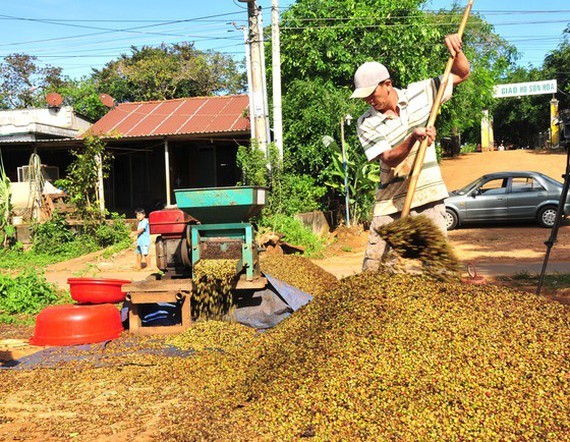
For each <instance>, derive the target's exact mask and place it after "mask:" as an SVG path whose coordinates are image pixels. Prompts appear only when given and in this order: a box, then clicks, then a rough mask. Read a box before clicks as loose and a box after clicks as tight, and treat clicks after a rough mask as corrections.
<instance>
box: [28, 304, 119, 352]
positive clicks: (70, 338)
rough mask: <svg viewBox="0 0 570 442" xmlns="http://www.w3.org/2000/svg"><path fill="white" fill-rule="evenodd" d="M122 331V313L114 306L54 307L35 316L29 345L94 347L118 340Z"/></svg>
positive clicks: (47, 308)
mask: <svg viewBox="0 0 570 442" xmlns="http://www.w3.org/2000/svg"><path fill="white" fill-rule="evenodd" d="M122 332H123V324H122V323H121V313H120V312H119V310H118V309H117V307H116V306H114V305H113V304H94V305H78V304H66V305H52V306H50V307H46V308H45V309H43V310H42V311H41V312H40V313H39V314H38V316H37V317H36V328H35V330H34V336H32V337H31V338H30V344H32V345H54V346H64V345H80V344H93V343H96V342H102V341H107V340H109V339H116V338H118V337H119V336H121V333H122Z"/></svg>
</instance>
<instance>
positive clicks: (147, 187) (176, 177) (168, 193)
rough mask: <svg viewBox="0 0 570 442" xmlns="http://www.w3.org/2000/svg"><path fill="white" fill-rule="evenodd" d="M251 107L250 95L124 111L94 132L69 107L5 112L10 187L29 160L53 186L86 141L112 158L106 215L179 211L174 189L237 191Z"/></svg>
mask: <svg viewBox="0 0 570 442" xmlns="http://www.w3.org/2000/svg"><path fill="white" fill-rule="evenodd" d="M248 105H249V98H248V96H247V95H229V96H213V97H194V98H181V99H173V100H163V101H152V102H137V103H124V104H120V105H118V106H117V107H115V108H113V109H111V110H110V111H109V112H108V113H107V114H106V115H105V116H104V117H103V118H101V119H100V120H99V121H97V122H96V123H95V124H93V125H91V123H90V122H88V121H86V120H85V119H82V118H81V117H80V116H78V115H77V114H75V113H74V112H73V110H72V109H71V108H68V107H49V108H47V109H26V110H14V111H0V149H1V150H2V154H3V159H4V166H5V170H6V172H7V175H8V176H9V178H10V180H11V181H12V182H17V181H19V179H20V180H21V179H23V176H22V173H20V177H19V176H18V170H20V172H22V170H23V169H22V168H23V167H24V168H25V166H27V164H28V160H29V158H30V155H31V154H32V153H37V154H38V155H39V156H40V159H41V162H42V164H44V165H47V166H49V167H47V168H45V169H44V172H45V174H46V177H48V178H49V179H50V180H52V181H53V179H52V178H58V177H61V176H63V175H64V174H65V170H66V168H67V167H68V166H69V164H70V163H71V161H72V160H73V156H72V155H71V154H70V150H71V149H73V148H77V147H80V146H81V145H82V143H83V138H84V137H85V136H86V135H87V134H93V135H97V136H99V137H101V138H102V139H103V140H104V141H105V142H106V144H107V150H108V151H109V152H110V153H111V154H112V155H113V160H112V165H111V170H110V173H109V177H108V178H107V179H106V180H105V181H104V194H105V207H106V208H107V209H108V210H110V211H115V212H119V213H124V214H127V215H128V216H131V215H132V214H133V210H134V209H135V208H136V207H143V208H145V209H146V210H147V212H148V211H151V210H154V209H156V208H160V207H163V206H164V205H170V204H174V203H175V199H174V192H173V190H174V189H176V188H190V187H213V186H233V185H235V184H236V183H237V182H238V181H239V179H240V177H239V171H238V168H237V164H236V154H237V149H238V147H239V146H240V145H243V144H249V142H250V139H251V131H250V125H249V120H248V117H247V112H248ZM50 173H51V174H52V175H53V176H49V174H50Z"/></svg>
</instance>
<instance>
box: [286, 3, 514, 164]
mask: <svg viewBox="0 0 570 442" xmlns="http://www.w3.org/2000/svg"><path fill="white" fill-rule="evenodd" d="M424 3H425V2H424V1H422V0H386V1H382V2H378V1H377V0H361V1H358V2H356V1H354V0H320V1H318V2H315V1H314V0H298V1H297V3H296V4H294V5H293V6H292V7H291V8H290V9H289V10H288V11H287V12H285V13H284V14H283V20H282V25H281V29H282V35H281V59H282V79H283V119H284V127H285V128H286V130H285V134H284V142H285V146H286V149H287V154H288V155H291V156H292V157H293V159H294V161H293V163H294V164H295V165H296V167H297V168H298V170H299V172H302V173H311V174H313V175H316V174H318V173H319V172H320V171H321V170H322V169H323V168H324V167H326V165H327V164H328V163H329V162H330V161H329V159H330V158H331V156H332V155H333V154H334V153H333V152H332V151H331V150H330V149H327V148H326V147H324V146H323V145H322V143H321V138H322V136H323V135H325V134H327V135H331V136H333V138H336V139H339V132H340V130H339V124H338V122H339V120H340V118H341V117H342V116H343V115H345V114H346V113H351V114H352V115H354V116H358V115H360V114H361V113H362V112H363V111H364V109H365V108H366V105H365V104H364V103H362V102H360V101H359V100H349V98H348V97H349V95H350V91H351V89H352V87H353V86H352V79H353V75H354V72H355V70H356V68H357V67H358V66H359V65H360V64H361V63H363V62H365V61H369V60H378V61H381V62H383V63H384V64H386V66H387V67H388V68H389V70H390V73H391V76H392V79H393V82H394V84H395V85H396V86H397V87H400V86H404V85H407V84H408V83H410V82H412V81H418V80H421V79H424V78H428V77H430V76H438V75H441V73H442V72H443V69H444V67H445V62H446V60H447V58H448V53H447V49H446V47H445V43H444V36H445V34H447V33H450V32H456V31H457V28H458V24H459V22H460V19H461V15H462V12H463V11H462V10H459V9H454V10H453V11H451V12H449V11H446V13H443V12H441V13H438V14H433V13H428V12H425V11H422V10H421V9H420V7H421V6H422V5H423V4H424ZM471 20H472V21H471V22H470V23H475V25H470V27H468V29H467V31H466V34H465V37H464V38H465V40H466V42H467V44H466V48H467V51H468V54H467V55H468V57H469V58H471V59H474V60H476V61H474V62H473V64H474V67H475V68H476V69H477V73H476V74H474V75H473V80H470V82H467V83H465V84H464V85H461V88H458V93H457V96H456V97H455V98H454V100H453V102H452V103H450V104H449V105H447V106H446V107H444V109H443V111H442V115H441V116H440V117H439V118H438V128H440V130H439V133H440V136H442V135H445V134H452V133H454V132H458V131H461V130H465V129H466V128H467V127H472V126H474V125H478V124H479V120H480V112H481V109H482V107H483V106H484V105H486V104H487V103H491V102H492V96H491V93H492V85H493V84H494V80H495V79H496V78H497V77H499V76H500V75H502V74H503V73H504V70H505V69H506V67H507V66H508V65H509V63H510V62H511V59H512V57H513V56H514V55H515V54H516V53H515V52H514V49H513V48H512V47H509V46H508V45H507V44H506V43H505V42H504V41H503V40H502V39H500V38H499V37H498V36H496V35H495V34H494V33H493V32H492V28H491V27H490V26H489V25H488V24H486V23H485V22H484V20H482V19H481V18H478V17H476V16H474V17H473V18H472V19H471ZM471 26H473V27H471ZM469 83H470V84H469ZM347 139H348V142H349V143H353V144H355V145H357V144H358V141H357V140H356V136H355V131H350V133H347Z"/></svg>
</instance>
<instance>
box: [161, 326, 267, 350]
mask: <svg viewBox="0 0 570 442" xmlns="http://www.w3.org/2000/svg"><path fill="white" fill-rule="evenodd" d="M255 336H256V331H255V330H254V329H253V328H251V327H247V326H245V325H241V324H237V323H231V322H224V321H200V322H195V323H194V324H192V327H190V328H189V329H188V330H186V331H185V332H184V333H180V334H178V335H170V336H167V337H166V338H165V340H164V343H165V344H166V345H173V346H175V347H177V348H180V349H183V350H195V351H205V350H215V351H235V350H236V349H239V348H241V349H246V348H247V347H248V346H249V345H251V343H252V340H253V339H254V338H255Z"/></svg>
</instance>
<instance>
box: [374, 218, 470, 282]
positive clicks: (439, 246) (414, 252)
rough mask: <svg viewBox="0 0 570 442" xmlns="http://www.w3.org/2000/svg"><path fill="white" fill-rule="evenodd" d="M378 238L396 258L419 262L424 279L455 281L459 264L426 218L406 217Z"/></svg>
mask: <svg viewBox="0 0 570 442" xmlns="http://www.w3.org/2000/svg"><path fill="white" fill-rule="evenodd" d="M378 234H379V235H380V236H381V237H382V238H383V239H384V241H386V242H387V243H388V244H389V245H390V247H392V248H393V249H394V250H395V252H396V253H397V254H398V255H399V256H400V257H402V258H406V259H414V260H419V261H420V262H421V265H422V271H423V272H424V273H425V274H426V275H429V276H432V277H435V278H437V279H440V280H447V281H451V280H453V279H458V278H459V273H460V264H459V260H458V259H457V257H456V255H455V253H454V252H453V249H452V248H451V245H450V244H449V242H448V241H447V238H446V237H445V236H444V235H443V234H442V233H441V231H440V230H439V229H438V228H437V227H436V226H435V225H434V223H433V221H431V220H430V219H429V218H427V217H426V216H424V215H419V216H407V217H405V218H402V219H399V220H397V221H394V222H393V223H390V224H386V225H385V226H382V227H381V228H380V229H379V231H378Z"/></svg>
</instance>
